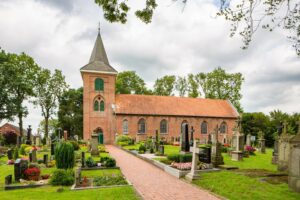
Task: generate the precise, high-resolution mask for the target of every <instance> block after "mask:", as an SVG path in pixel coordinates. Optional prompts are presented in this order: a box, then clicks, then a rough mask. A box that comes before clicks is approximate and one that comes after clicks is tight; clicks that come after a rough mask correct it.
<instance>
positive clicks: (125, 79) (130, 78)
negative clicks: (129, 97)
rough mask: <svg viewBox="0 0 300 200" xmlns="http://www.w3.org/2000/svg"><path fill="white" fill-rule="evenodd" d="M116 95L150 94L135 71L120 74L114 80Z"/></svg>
mask: <svg viewBox="0 0 300 200" xmlns="http://www.w3.org/2000/svg"><path fill="white" fill-rule="evenodd" d="M116 93H117V94H151V91H150V90H147V88H146V84H145V82H144V80H143V79H142V78H140V77H139V76H138V75H137V74H136V73H135V71H124V72H120V73H119V74H118V76H117V80H116Z"/></svg>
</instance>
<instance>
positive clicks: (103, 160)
mask: <svg viewBox="0 0 300 200" xmlns="http://www.w3.org/2000/svg"><path fill="white" fill-rule="evenodd" d="M109 158H110V157H108V156H104V157H101V158H100V162H101V163H104V162H105V161H107V160H108V159H109Z"/></svg>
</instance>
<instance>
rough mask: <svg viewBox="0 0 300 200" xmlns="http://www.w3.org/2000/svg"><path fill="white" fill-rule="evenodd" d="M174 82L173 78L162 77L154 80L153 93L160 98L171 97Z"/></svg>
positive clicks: (174, 78)
mask: <svg viewBox="0 0 300 200" xmlns="http://www.w3.org/2000/svg"><path fill="white" fill-rule="evenodd" d="M175 81H176V77H175V76H164V77H162V78H159V79H156V81H155V84H154V90H153V93H154V94H155V95H160V96H173V95H174V94H173V89H174V85H175Z"/></svg>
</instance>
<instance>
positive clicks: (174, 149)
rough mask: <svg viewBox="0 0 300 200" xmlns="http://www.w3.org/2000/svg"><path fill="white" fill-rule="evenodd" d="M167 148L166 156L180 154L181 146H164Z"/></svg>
mask: <svg viewBox="0 0 300 200" xmlns="http://www.w3.org/2000/svg"><path fill="white" fill-rule="evenodd" d="M164 146H165V155H170V154H176V153H179V152H180V147H179V146H173V145H164Z"/></svg>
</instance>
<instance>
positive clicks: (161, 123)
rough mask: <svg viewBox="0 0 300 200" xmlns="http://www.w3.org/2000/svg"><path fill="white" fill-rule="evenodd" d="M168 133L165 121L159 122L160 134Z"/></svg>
mask: <svg viewBox="0 0 300 200" xmlns="http://www.w3.org/2000/svg"><path fill="white" fill-rule="evenodd" d="M167 132H168V122H167V120H165V119H163V120H161V121H160V133H167Z"/></svg>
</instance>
